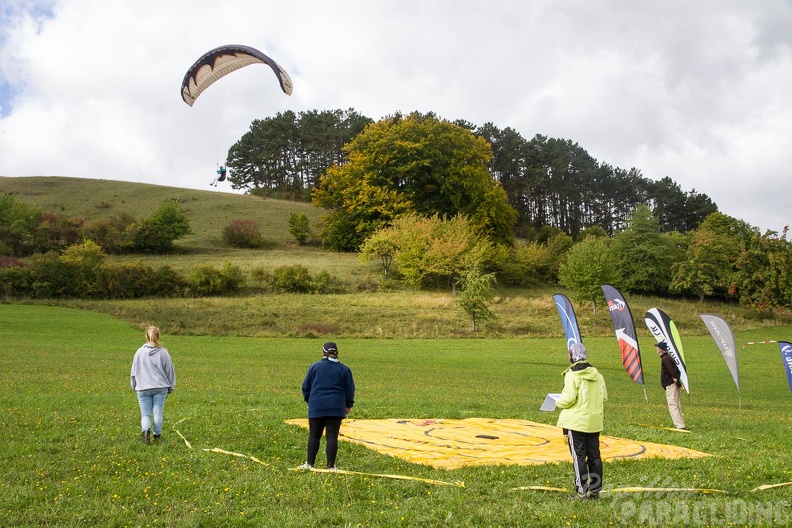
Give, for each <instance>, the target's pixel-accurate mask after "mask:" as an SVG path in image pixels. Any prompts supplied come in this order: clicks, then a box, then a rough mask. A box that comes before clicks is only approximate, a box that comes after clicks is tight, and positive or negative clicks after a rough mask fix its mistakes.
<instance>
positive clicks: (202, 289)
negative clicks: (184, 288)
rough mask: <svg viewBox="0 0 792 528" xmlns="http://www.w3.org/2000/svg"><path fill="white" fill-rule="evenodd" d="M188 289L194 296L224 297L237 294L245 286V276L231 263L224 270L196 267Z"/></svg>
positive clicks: (191, 275) (190, 276)
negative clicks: (228, 294) (224, 295)
mask: <svg viewBox="0 0 792 528" xmlns="http://www.w3.org/2000/svg"><path fill="white" fill-rule="evenodd" d="M187 282H188V288H189V291H190V292H191V293H193V294H194V295H222V294H227V293H235V292H237V291H238V290H239V289H240V288H241V287H242V286H243V285H244V284H245V274H244V272H243V271H242V269H241V268H240V267H239V266H233V265H232V264H231V263H230V262H226V263H225V264H224V265H223V269H220V270H218V269H217V268H215V267H213V266H209V265H202V266H197V267H195V268H194V269H193V270H192V272H191V273H190V275H189V277H188V279H187Z"/></svg>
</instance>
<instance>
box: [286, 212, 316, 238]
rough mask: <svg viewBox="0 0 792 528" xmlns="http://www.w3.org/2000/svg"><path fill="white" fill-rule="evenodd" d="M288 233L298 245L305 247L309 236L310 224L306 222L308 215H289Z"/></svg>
mask: <svg viewBox="0 0 792 528" xmlns="http://www.w3.org/2000/svg"><path fill="white" fill-rule="evenodd" d="M289 233H291V236H293V237H294V240H296V241H297V244H298V245H300V246H302V245H305V242H306V241H307V240H308V237H309V236H311V223H310V221H309V220H308V215H306V214H305V213H300V214H297V213H292V214H291V215H289Z"/></svg>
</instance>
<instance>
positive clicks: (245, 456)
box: [203, 447, 272, 467]
mask: <svg viewBox="0 0 792 528" xmlns="http://www.w3.org/2000/svg"><path fill="white" fill-rule="evenodd" d="M203 451H209V452H212V453H222V454H224V455H231V456H235V457H240V458H247V459H248V460H252V461H253V462H255V463H257V464H261V465H262V466H266V467H272V466H271V465H270V464H267V463H266V462H262V461H261V460H259V459H258V458H256V457H254V456H250V455H245V454H242V453H234V452H233V451H226V450H225V449H220V448H219V447H213V448H211V449H203Z"/></svg>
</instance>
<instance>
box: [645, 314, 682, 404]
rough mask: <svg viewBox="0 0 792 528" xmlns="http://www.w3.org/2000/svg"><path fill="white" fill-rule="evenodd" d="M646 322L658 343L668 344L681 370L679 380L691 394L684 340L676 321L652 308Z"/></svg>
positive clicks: (671, 354) (669, 351)
mask: <svg viewBox="0 0 792 528" xmlns="http://www.w3.org/2000/svg"><path fill="white" fill-rule="evenodd" d="M644 322H645V323H646V326H647V327H648V328H649V331H650V332H652V335H653V336H654V337H655V339H657V342H658V343H659V342H660V341H665V342H666V343H667V344H668V355H669V356H671V358H672V359H673V360H674V363H676V366H677V368H678V369H679V379H680V381H681V382H682V386H683V387H684V388H685V390H686V391H687V393H688V394H690V388H689V386H688V375H687V367H686V366H685V352H684V351H683V350H682V339H680V337H679V331H678V330H677V327H676V325H675V324H674V321H672V320H671V318H670V317H668V314H666V313H665V312H664V311H663V310H660V309H659V308H651V309H650V310H649V311H648V312H646V316H645V317H644Z"/></svg>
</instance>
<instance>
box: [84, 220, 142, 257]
mask: <svg viewBox="0 0 792 528" xmlns="http://www.w3.org/2000/svg"><path fill="white" fill-rule="evenodd" d="M137 230H138V224H137V222H136V221H135V219H134V218H133V217H132V216H131V215H129V214H127V213H119V214H117V215H115V216H113V217H111V218H110V219H109V220H104V219H102V220H95V221H93V222H88V223H87V224H86V225H85V226H84V227H83V237H84V238H87V239H89V240H93V241H94V242H96V243H97V244H99V245H100V246H102V249H104V250H105V251H106V252H107V253H109V254H111V255H120V254H123V253H129V252H131V251H132V250H133V248H134V245H135V238H136V237H137Z"/></svg>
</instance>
